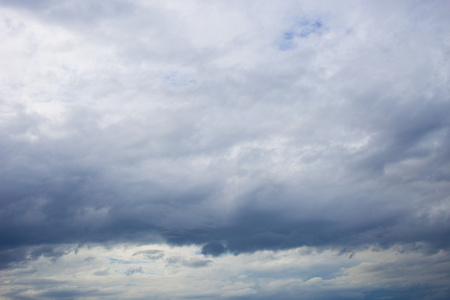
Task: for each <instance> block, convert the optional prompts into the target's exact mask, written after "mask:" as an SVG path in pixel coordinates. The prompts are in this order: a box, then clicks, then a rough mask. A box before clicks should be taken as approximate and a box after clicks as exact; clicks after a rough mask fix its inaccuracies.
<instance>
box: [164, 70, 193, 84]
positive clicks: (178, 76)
mask: <svg viewBox="0 0 450 300" xmlns="http://www.w3.org/2000/svg"><path fill="white" fill-rule="evenodd" d="M163 82H164V83H166V84H169V85H171V86H187V85H190V84H194V83H196V80H195V79H193V78H192V76H190V75H189V74H182V73H179V72H169V73H167V74H165V75H164V76H163Z"/></svg>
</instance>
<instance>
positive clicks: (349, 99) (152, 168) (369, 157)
mask: <svg viewBox="0 0 450 300" xmlns="http://www.w3.org/2000/svg"><path fill="white" fill-rule="evenodd" d="M0 3H1V6H2V9H1V10H0V19H1V24H0V39H1V41H2V43H1V46H0V55H1V57H2V58H3V59H2V60H1V62H0V64H1V68H0V70H1V71H0V89H1V95H0V114H1V116H0V137H1V138H0V149H1V150H0V151H1V155H0V168H1V172H0V182H1V184H0V268H1V269H4V270H6V271H5V272H12V271H11V270H14V268H16V267H18V266H23V265H24V264H32V263H33V262H36V261H39V259H49V258H52V257H53V258H54V259H55V260H58V259H60V258H61V257H67V256H68V255H69V256H70V255H72V254H70V253H72V252H70V251H72V250H67V251H68V252H67V251H66V252H64V251H62V250H61V247H63V245H89V244H92V243H94V244H98V243H104V245H108V247H113V248H114V249H116V248H115V247H119V248H120V247H122V246H121V245H123V244H124V243H126V244H128V245H134V246H133V247H138V245H148V244H155V243H156V244H165V243H166V244H168V245H171V246H174V247H175V246H176V247H185V246H191V247H198V249H199V250H198V252H199V253H200V254H198V255H200V256H199V257H202V258H196V257H194V258H190V260H189V259H185V260H179V261H177V264H178V265H180V268H194V267H207V268H212V266H214V264H213V263H212V261H213V260H214V261H215V260H217V259H229V260H233V259H236V260H239V259H243V257H247V258H249V257H253V256H252V255H259V254H258V253H263V252H264V251H275V252H273V253H278V252H276V251H281V252H280V253H284V252H283V251H288V252H289V251H294V250H292V249H302V247H311V249H318V250H317V251H330V253H332V252H333V251H335V252H333V253H341V252H342V253H359V252H361V253H366V252H364V251H368V250H367V249H372V250H375V249H376V250H377V251H381V252H383V251H388V252H389V251H391V252H392V251H394V250H392V249H394V248H395V247H400V248H401V249H409V250H408V251H409V252H408V253H412V254H405V257H406V258H403V256H401V255H400V256H399V257H398V258H393V261H395V262H396V263H398V264H405V266H404V267H402V268H403V269H402V270H403V271H404V270H408V268H409V267H408V266H406V265H407V262H406V261H405V260H407V259H408V257H410V256H408V255H412V256H414V255H418V256H420V255H425V256H421V257H422V259H423V260H421V261H424V262H425V261H427V260H429V259H433V257H437V256H439V259H440V263H443V262H444V261H445V262H446V264H444V265H446V266H447V265H448V260H447V259H448V251H449V247H450V239H449V236H450V219H449V218H450V215H449V212H450V207H449V200H450V199H449V196H448V195H450V184H449V180H450V142H449V141H450V115H449V113H448V112H449V111H450V99H449V95H450V82H449V81H450V71H449V70H450V56H449V53H450V52H449V51H450V39H449V38H448V37H449V36H450V21H449V20H448V15H449V14H450V6H449V5H448V4H447V3H446V2H445V1H433V2H430V3H422V2H414V3H413V2H408V1H396V2H395V3H391V2H388V1H381V2H376V3H357V2H353V1H348V2H345V1H344V2H339V3H335V2H321V3H320V4H317V3H314V2H313V1H311V3H310V2H308V1H302V2H300V1H284V2H283V3H279V4H277V5H274V4H273V3H272V2H271V1H258V2H256V1H249V2H246V3H240V2H238V1H217V2H214V3H205V2H200V1H187V2H186V1H173V2H170V3H166V4H161V3H158V2H157V1H134V2H129V1H110V2H105V3H102V4H95V3H91V2H89V1H63V2H60V1H37V2H36V1H35V2H30V1H1V2H0ZM71 247H74V246H71ZM69 248H70V247H69ZM70 249H72V248H70ZM396 249H397V248H396ZM61 251H62V252H61ZM402 251H403V250H402ZM402 251H400V252H396V253H403V252H404V251H403V252H402ZM391 252H389V253H391ZM394 252H395V251H394ZM149 253H150V252H149ZM158 253H159V252H158ZM158 253H157V252H154V253H153V252H151V253H150V254H149V255H156V256H158V255H159V254H158ZM374 253H376V252H374ZM386 253H387V252H386ZM392 253H393V252H392ZM230 254H235V255H237V256H235V257H234V256H232V255H231V256H230ZM221 255H222V256H221ZM371 255H375V256H376V254H371ZM412 256H411V257H412ZM221 257H223V258H221ZM233 257H234V258H233ZM400 257H401V258H400ZM249 259H250V258H249ZM324 259H325V258H324ZM250 260H251V259H250ZM362 261H363V259H362V258H361V262H362ZM381 263H382V262H381V260H380V264H381ZM330 264H331V262H330ZM355 266H356V264H355ZM402 266H403V265H402ZM355 268H356V267H355ZM358 268H360V269H361V268H362V269H364V267H363V265H359V267H358ZM380 268H386V267H380ZM429 268H430V270H431V268H432V267H429ZM446 268H447V267H446ZM400 269H401V268H400ZM327 270H328V269H327ZM446 270H447V271H448V268H447V269H446ZM403 271H402V272H403ZM93 272H94V271H93ZM95 272H99V273H98V274H102V272H103V271H102V270H100V269H99V270H96V271H95ZM146 272H147V271H146V270H145V268H144V267H142V266H140V265H139V266H133V268H130V269H127V270H125V271H123V274H125V275H129V276H135V275H138V276H141V275H142V276H144V275H145V273H146ZM386 272H387V271H386ZM369 273H370V272H369ZM369 273H368V274H369ZM105 274H106V273H105ZM121 274H122V273H121ZM123 274H122V275H123ZM139 274H141V275H139ZM8 276H9V275H8ZM281 277H282V276H281V275H280V280H281ZM288 277H289V278H295V276H294V277H292V276H290V275H289V276H288ZM319 277H320V278H322V279H323V278H325V277H326V275H323V276H322V275H321V276H319ZM333 278H334V277H333ZM68 280H69V279H68ZM299 280H300V279H299ZM301 280H303V279H301ZM428 280H429V282H431V281H434V280H435V279H432V278H429V279H428ZM411 282H412V281H411ZM42 284H45V283H42ZM273 284H275V283H273ZM285 284H287V283H286V282H284V283H283V285H285ZM295 285H296V283H292V286H295ZM280 286H281V285H280ZM300 286H301V285H300ZM361 286H363V285H361ZM361 286H359V287H358V289H360V288H361V289H363V288H362V287H361ZM411 286H413V285H411ZM439 286H441V285H439V283H437V287H435V288H434V289H435V290H434V292H433V293H431V292H430V290H429V289H425V290H424V291H425V292H424V293H426V294H427V295H431V296H429V297H435V299H444V298H445V296H446V295H445V293H447V292H448V290H439ZM385 287H386V286H384V287H383V288H382V285H380V286H379V287H378V288H375V287H374V288H373V289H370V291H369V288H368V287H367V289H368V290H367V292H366V294H364V292H362V293H363V297H366V298H367V299H375V298H376V297H384V296H385V295H384V294H383V292H381V290H383V289H384V288H385ZM441 287H442V286H441ZM229 288H230V290H232V289H233V288H231V286H229ZM348 288H349V289H351V287H348ZM361 289H360V290H359V292H361V291H362V290H361ZM377 289H378V292H379V293H381V294H380V295H378V294H377V293H378V292H377ZM253 291H254V292H255V293H256V294H254V296H255V299H256V298H258V299H261V294H259V292H261V290H260V289H254V290H253ZM313 291H317V289H316V290H314V289H311V295H309V296H307V295H305V297H311V298H314V297H316V298H315V299H318V297H319V296H320V295H319V294H314V293H313ZM88 292H89V293H90V292H94V291H93V290H91V289H87V290H86V293H88ZM96 292H98V293H99V294H96V296H97V297H102V295H103V296H105V295H106V294H102V293H103V291H96ZM48 293H56V294H48V295H40V296H39V297H43V298H46V297H47V298H51V297H62V296H61V294H57V293H58V292H57V291H53V290H52V291H48ZM274 293H275V292H274ZM277 293H278V292H277ZM293 293H294V292H293ZM370 293H373V294H370ZM402 293H403V292H402ZM442 293H444V294H442ZM94 294H95V293H94ZM294 294H295V293H294ZM10 295H13V294H10ZM52 295H53V296H52ZM58 295H59V296H58ZM86 295H87V294H86ZM243 295H246V296H245V297H247V296H248V297H250V296H249V295H250V293H244V294H243ZM277 295H278V294H277ZM358 295H359V296H358ZM358 295H356V296H354V297H356V298H357V297H361V294H358ZM364 295H365V296H364ZM417 295H422V294H420V292H417ZM447 295H448V294H447ZM197 296H198V295H197ZM216 296H217V295H216ZM234 296H236V297H238V296H239V295H234ZM234 296H233V295H228V296H226V293H225V294H221V297H225V298H226V297H234ZM11 297H13V298H14V296H11ZM67 297H72V298H77V297H81V298H82V297H87V296H83V295H77V296H75V295H73V296H70V295H68V296H67ZM111 297H114V296H111ZM174 297H175V298H176V297H182V296H180V295H178V296H174ZM194 297H195V296H194ZM217 297H218V296H217ZM242 297H244V296H242ZM252 297H253V296H252ZM280 297H281V298H280ZM283 297H286V299H289V297H292V295H291V296H289V295H284V296H282V295H278V296H277V297H276V298H279V299H282V298H283ZM323 297H325V298H326V295H325V296H323ZM342 297H343V298H345V299H349V297H350V296H349V295H347V296H342ZM395 297H397V298H398V299H403V298H402V297H406V298H408V297H410V294H402V295H400V294H399V295H397V296H395ZM395 297H394V298H395ZM170 298H172V297H170ZM245 299H251V297H250V298H245ZM431 299H434V298H431Z"/></svg>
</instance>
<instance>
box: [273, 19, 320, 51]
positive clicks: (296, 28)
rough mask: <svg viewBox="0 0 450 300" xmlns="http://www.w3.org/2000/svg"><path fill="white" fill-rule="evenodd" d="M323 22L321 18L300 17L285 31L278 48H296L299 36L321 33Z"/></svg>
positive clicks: (304, 36) (284, 49)
mask: <svg viewBox="0 0 450 300" xmlns="http://www.w3.org/2000/svg"><path fill="white" fill-rule="evenodd" d="M322 29H323V23H322V22H321V21H319V20H306V19H300V20H298V21H297V22H295V24H294V25H293V26H292V27H291V28H289V30H286V31H285V32H283V36H282V38H281V39H280V41H279V43H278V49H279V50H282V51H286V50H291V49H294V48H296V46H297V43H296V42H297V39H298V38H308V37H309V36H310V35H311V34H313V33H317V34H320V33H321V32H322Z"/></svg>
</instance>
